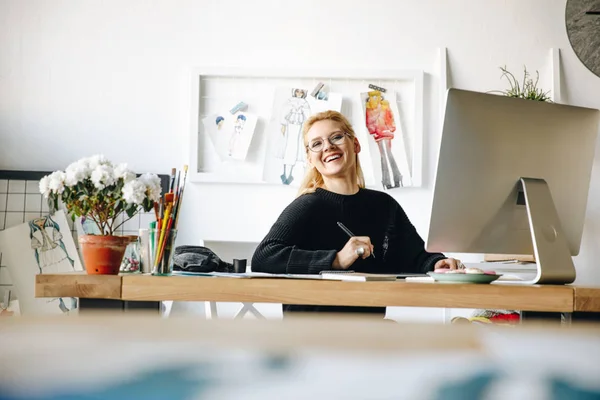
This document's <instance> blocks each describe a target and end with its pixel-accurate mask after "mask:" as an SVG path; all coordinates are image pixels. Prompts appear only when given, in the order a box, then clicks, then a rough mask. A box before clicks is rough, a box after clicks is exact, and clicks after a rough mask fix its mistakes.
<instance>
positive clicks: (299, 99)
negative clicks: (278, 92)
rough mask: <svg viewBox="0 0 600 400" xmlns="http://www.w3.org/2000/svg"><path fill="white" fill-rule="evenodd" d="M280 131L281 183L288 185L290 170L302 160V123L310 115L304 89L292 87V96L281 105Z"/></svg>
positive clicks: (290, 179)
mask: <svg viewBox="0 0 600 400" xmlns="http://www.w3.org/2000/svg"><path fill="white" fill-rule="evenodd" d="M282 111H283V119H282V121H281V133H282V134H283V139H284V140H283V147H282V149H281V153H280V157H279V158H282V159H283V174H282V175H281V183H283V184H284V185H289V184H290V183H292V181H293V180H294V177H293V176H292V172H293V169H294V166H295V165H296V163H297V162H301V163H303V162H304V153H303V151H302V149H303V147H304V146H303V141H302V125H304V122H305V121H306V120H307V119H308V117H309V116H310V105H309V104H308V102H307V101H306V91H304V90H302V89H293V90H292V97H291V98H290V99H289V100H287V101H286V103H285V104H284V106H283V109H282Z"/></svg>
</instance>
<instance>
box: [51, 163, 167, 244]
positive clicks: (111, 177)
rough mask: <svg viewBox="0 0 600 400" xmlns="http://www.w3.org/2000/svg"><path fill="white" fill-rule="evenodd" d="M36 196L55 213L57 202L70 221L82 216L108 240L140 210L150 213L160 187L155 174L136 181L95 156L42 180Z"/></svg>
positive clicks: (121, 168)
mask: <svg viewBox="0 0 600 400" xmlns="http://www.w3.org/2000/svg"><path fill="white" fill-rule="evenodd" d="M40 192H41V193H42V194H43V195H44V197H46V198H47V199H48V200H49V203H50V206H51V208H54V209H58V202H59V200H61V201H62V202H63V203H64V205H65V207H66V208H67V211H68V212H69V214H71V217H72V218H73V219H75V217H81V216H85V217H86V218H89V219H90V220H92V221H93V222H94V223H95V224H96V225H97V226H98V229H99V231H100V232H101V233H102V235H110V236H112V235H113V234H114V232H115V231H116V230H117V228H119V227H120V226H121V225H122V224H123V223H125V222H126V221H128V220H129V219H131V218H133V216H135V215H136V214H137V213H138V212H140V211H141V210H142V209H143V210H144V211H150V210H152V208H153V207H154V204H155V202H158V201H159V200H160V196H161V185H160V178H159V177H158V176H157V175H155V174H144V175H141V176H140V177H138V178H136V175H135V174H134V173H133V172H132V171H131V170H129V169H128V168H127V164H118V165H113V164H112V163H111V162H110V161H108V160H106V159H105V158H104V156H102V155H95V156H92V157H88V158H82V159H81V160H79V161H76V162H74V163H72V164H71V165H69V166H68V167H67V168H66V170H65V171H55V172H53V173H51V174H49V175H46V176H45V177H43V178H42V179H41V180H40ZM121 214H123V218H122V219H121V218H119V217H120V216H121Z"/></svg>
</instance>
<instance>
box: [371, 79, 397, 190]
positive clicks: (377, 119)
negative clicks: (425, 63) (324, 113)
mask: <svg viewBox="0 0 600 400" xmlns="http://www.w3.org/2000/svg"><path fill="white" fill-rule="evenodd" d="M365 119H366V124H367V129H368V130H369V134H370V135H371V136H372V137H373V139H375V143H377V147H378V149H379V156H380V158H381V183H382V184H383V187H384V189H391V188H396V187H400V186H404V185H403V182H402V174H401V173H400V169H399V168H398V164H396V160H395V159H394V155H393V154H392V140H393V139H394V132H395V131H396V123H395V121H394V114H393V112H392V110H391V108H390V103H389V101H388V100H385V99H384V97H383V94H382V93H381V92H380V91H379V90H372V91H370V92H368V97H367V99H366V105H365Z"/></svg>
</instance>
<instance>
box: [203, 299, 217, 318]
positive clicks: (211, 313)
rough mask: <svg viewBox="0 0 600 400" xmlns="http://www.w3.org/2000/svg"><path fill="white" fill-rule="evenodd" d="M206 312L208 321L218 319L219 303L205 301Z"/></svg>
mask: <svg viewBox="0 0 600 400" xmlns="http://www.w3.org/2000/svg"><path fill="white" fill-rule="evenodd" d="M204 312H205V314H206V319H218V318H219V313H218V312H217V302H216V301H205V302H204Z"/></svg>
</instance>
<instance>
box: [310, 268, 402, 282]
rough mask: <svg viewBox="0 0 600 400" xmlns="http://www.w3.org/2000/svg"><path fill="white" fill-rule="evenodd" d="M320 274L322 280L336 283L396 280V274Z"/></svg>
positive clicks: (349, 272) (323, 272) (343, 272)
mask: <svg viewBox="0 0 600 400" xmlns="http://www.w3.org/2000/svg"><path fill="white" fill-rule="evenodd" d="M320 274H321V278H322V279H329V280H334V281H354V282H367V281H395V280H396V274H368V273H364V272H354V271H321V272H320Z"/></svg>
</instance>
